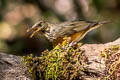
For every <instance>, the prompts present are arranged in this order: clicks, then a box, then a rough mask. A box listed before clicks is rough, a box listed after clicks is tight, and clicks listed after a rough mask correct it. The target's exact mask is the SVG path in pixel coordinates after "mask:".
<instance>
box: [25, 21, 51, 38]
mask: <svg viewBox="0 0 120 80" xmlns="http://www.w3.org/2000/svg"><path fill="white" fill-rule="evenodd" d="M48 28H49V26H48V22H46V21H43V20H41V21H39V22H37V23H35V24H34V25H33V26H32V27H31V28H29V29H27V32H30V31H33V33H32V34H31V36H30V38H32V37H33V36H34V35H35V33H37V32H39V33H40V34H44V33H46V32H47V31H48Z"/></svg>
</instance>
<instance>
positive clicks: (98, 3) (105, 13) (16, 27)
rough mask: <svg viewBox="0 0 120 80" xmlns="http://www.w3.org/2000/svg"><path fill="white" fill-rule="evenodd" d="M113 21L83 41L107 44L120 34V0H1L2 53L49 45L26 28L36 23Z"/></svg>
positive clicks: (30, 50) (36, 51) (34, 50)
mask: <svg viewBox="0 0 120 80" xmlns="http://www.w3.org/2000/svg"><path fill="white" fill-rule="evenodd" d="M40 19H44V20H47V21H50V22H54V23H57V22H63V21H68V20H76V19H77V20H89V21H104V20H107V21H110V23H109V24H105V25H103V26H102V27H100V28H98V29H96V30H94V31H91V32H89V33H88V34H87V36H86V37H85V38H84V39H83V40H82V42H83V43H106V42H110V41H114V40H116V39H117V38H119V37H120V0H0V52H7V53H11V54H16V55H26V54H30V53H34V54H36V55H39V54H40V52H42V51H44V50H45V49H47V48H49V49H50V47H51V46H50V45H49V42H46V41H45V38H44V37H40V36H39V35H36V36H35V37H34V38H32V39H30V38H29V35H30V34H31V33H26V30H27V29H28V28H29V27H31V26H32V25H33V24H34V23H35V22H37V21H39V20H40Z"/></svg>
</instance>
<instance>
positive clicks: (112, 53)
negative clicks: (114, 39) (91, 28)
mask: <svg viewBox="0 0 120 80" xmlns="http://www.w3.org/2000/svg"><path fill="white" fill-rule="evenodd" d="M119 51H120V45H112V46H110V47H109V48H106V49H105V50H104V51H102V57H104V59H105V66H106V68H105V69H106V70H105V75H104V77H103V78H102V80H119V79H120V78H119V77H120V74H119V71H120V52H119Z"/></svg>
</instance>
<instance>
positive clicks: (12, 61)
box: [0, 38, 120, 80]
mask: <svg viewBox="0 0 120 80" xmlns="http://www.w3.org/2000/svg"><path fill="white" fill-rule="evenodd" d="M59 52H60V54H59ZM45 53H46V54H45ZM61 54H62V55H61ZM119 58H120V38H119V39H117V40H116V41H113V42H109V43H106V44H82V45H81V44H78V45H77V47H72V48H71V47H65V45H62V46H60V45H58V46H56V47H55V48H54V49H53V50H51V51H45V52H43V53H42V56H40V57H32V56H24V57H20V56H14V55H9V54H4V53H1V54H0V79H2V80H16V79H18V80H19V79H22V80H23V79H27V80H41V79H53V80H55V79H56V80H58V79H61V80H64V79H67V80H70V79H71V80H75V79H80V80H120V74H119V73H120V70H119V69H120V67H119V66H120V59H119ZM22 60H23V62H22ZM29 61H30V63H29ZM23 63H24V64H25V65H23ZM48 63H49V64H48ZM25 66H27V68H26V67H25ZM28 72H29V73H30V74H29V73H28ZM43 72H44V73H43ZM31 77H32V78H31Z"/></svg>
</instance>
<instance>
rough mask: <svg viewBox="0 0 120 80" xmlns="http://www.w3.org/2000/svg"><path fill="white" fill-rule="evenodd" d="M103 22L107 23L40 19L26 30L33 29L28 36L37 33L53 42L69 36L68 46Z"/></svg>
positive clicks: (58, 41) (56, 42)
mask: <svg viewBox="0 0 120 80" xmlns="http://www.w3.org/2000/svg"><path fill="white" fill-rule="evenodd" d="M105 23H108V21H101V22H94V21H82V20H76V21H66V22H62V23H50V22H47V21H44V20H40V21H38V22H36V23H35V24H34V25H33V26H32V27H31V28H29V29H28V30H27V32H30V31H33V33H32V35H31V36H30V38H32V37H33V36H34V35H35V34H36V33H39V34H41V35H44V36H45V37H46V38H47V39H48V40H49V41H50V42H52V43H55V44H58V43H61V42H62V41H63V38H64V37H70V39H71V41H70V46H72V45H74V44H76V43H77V42H79V41H80V40H82V39H83V38H84V37H85V35H86V34H87V33H88V32H90V31H92V30H94V29H96V28H98V27H100V26H101V25H103V24H105Z"/></svg>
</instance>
